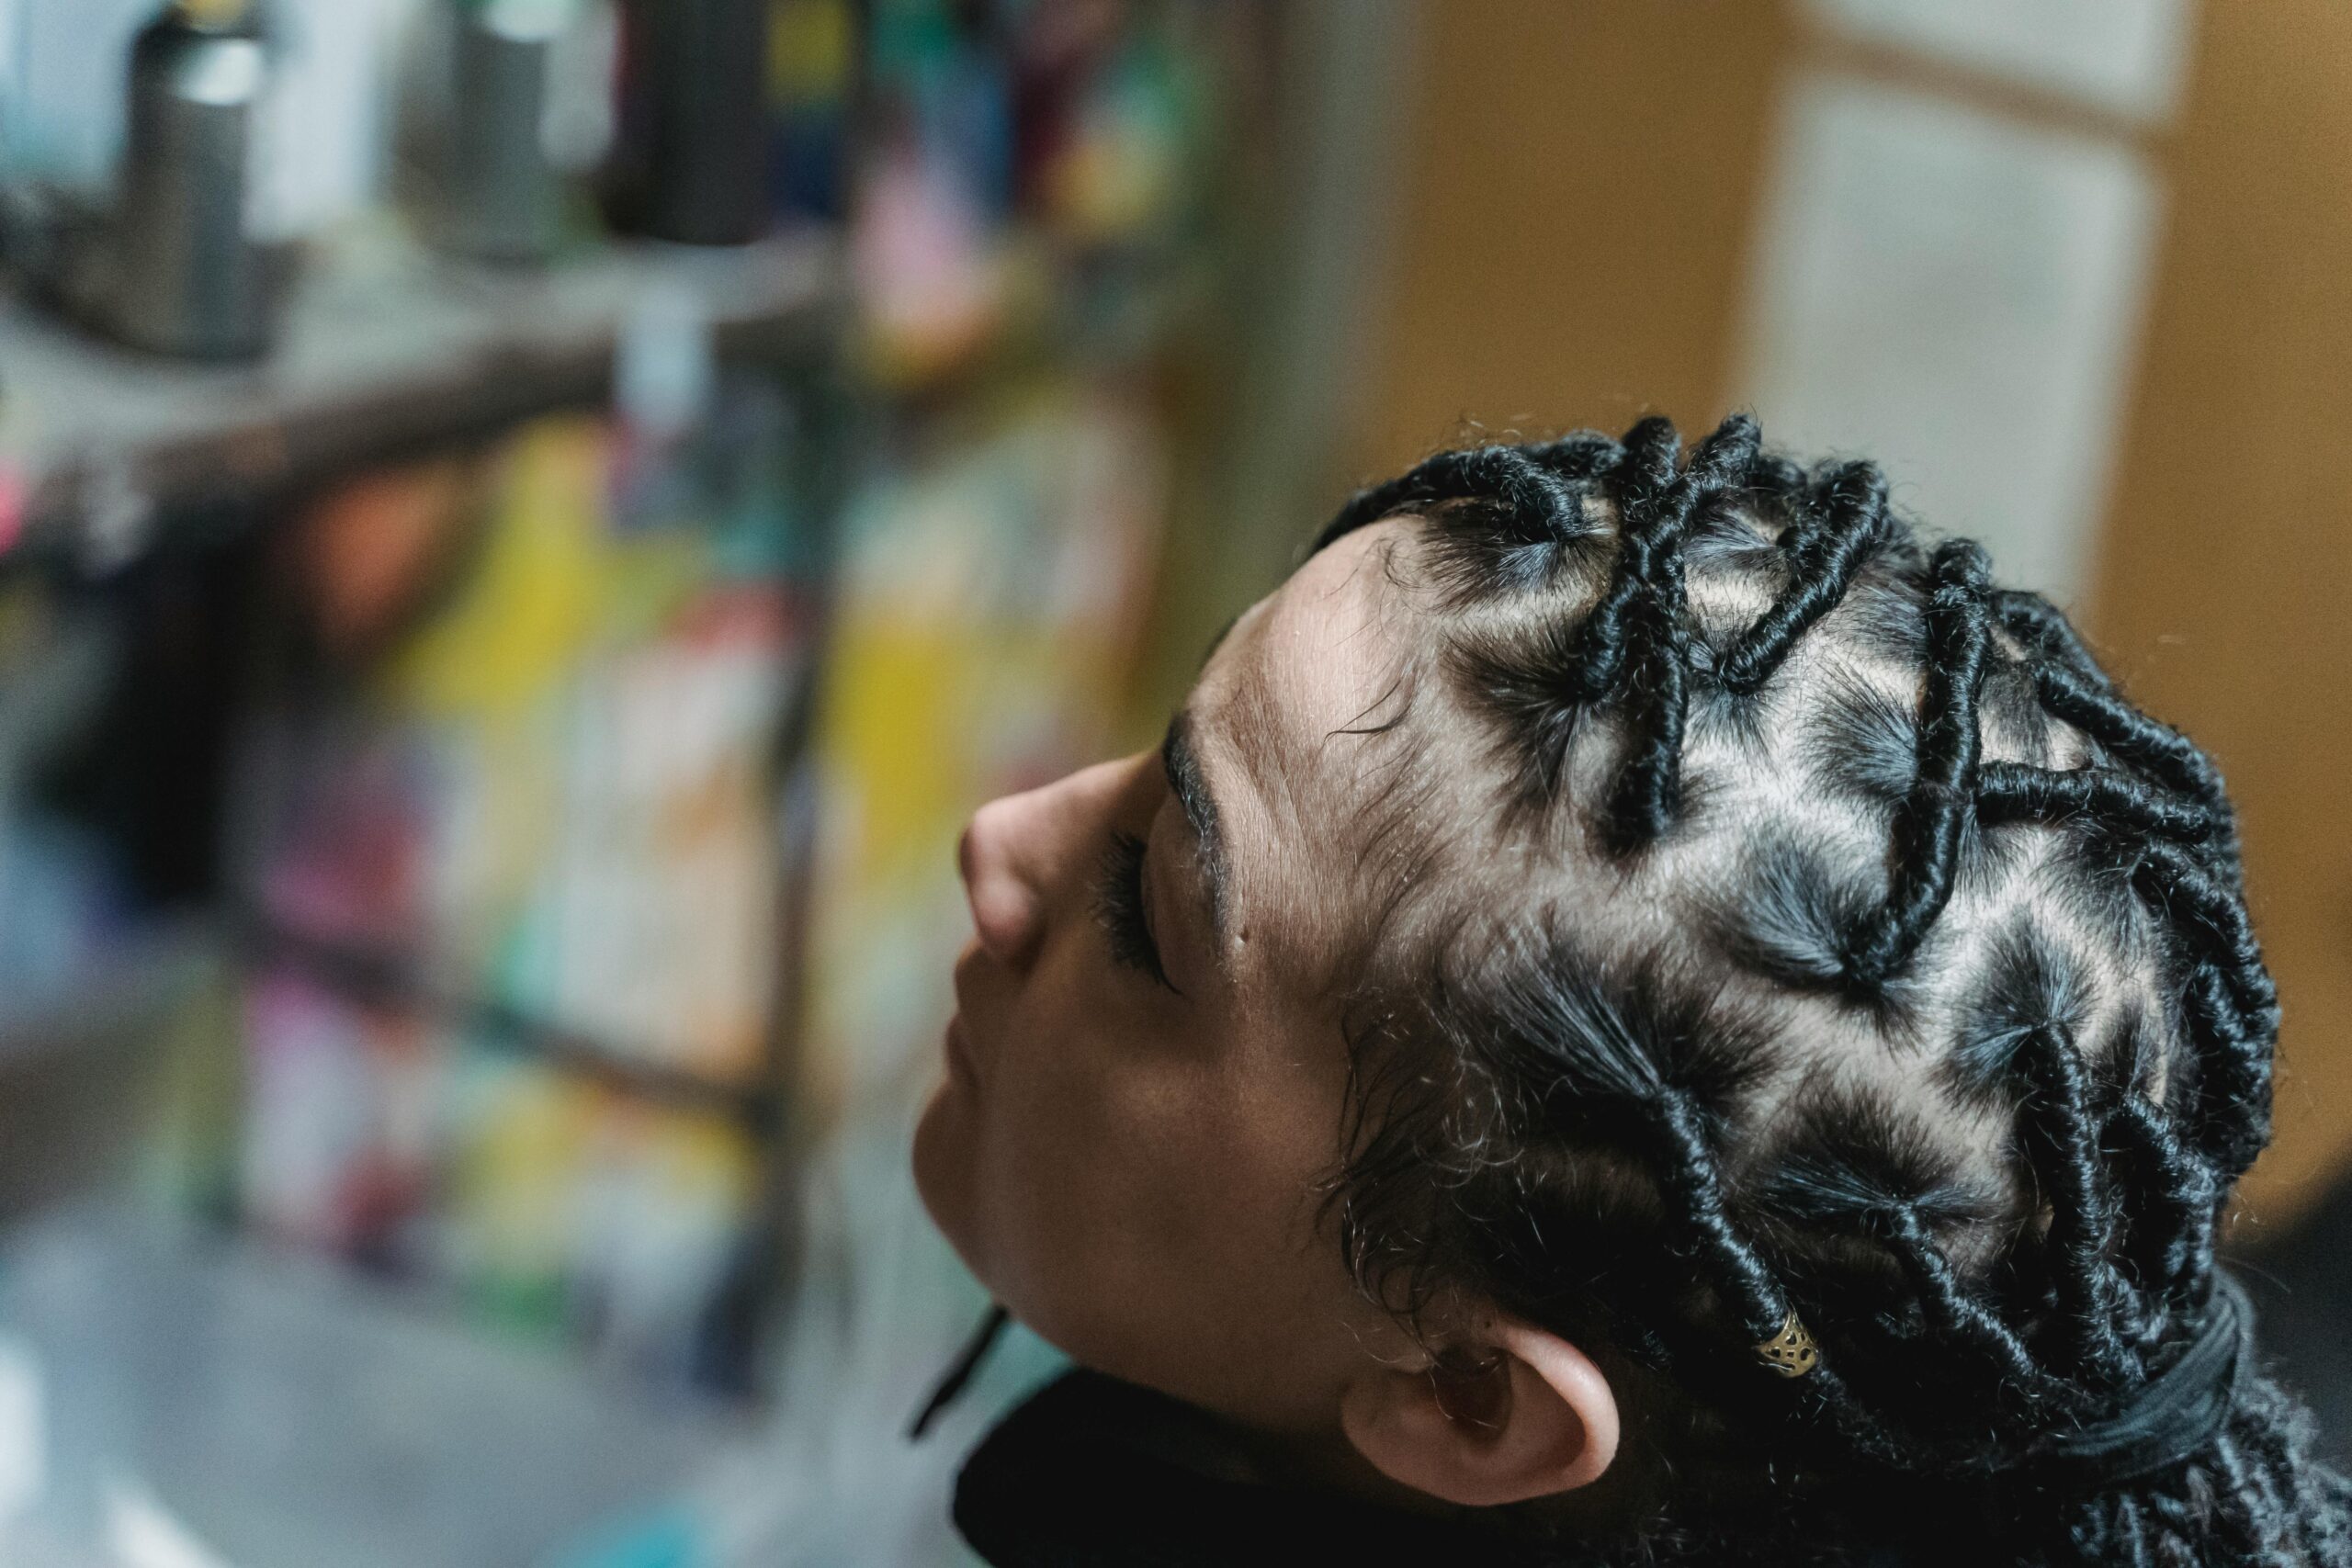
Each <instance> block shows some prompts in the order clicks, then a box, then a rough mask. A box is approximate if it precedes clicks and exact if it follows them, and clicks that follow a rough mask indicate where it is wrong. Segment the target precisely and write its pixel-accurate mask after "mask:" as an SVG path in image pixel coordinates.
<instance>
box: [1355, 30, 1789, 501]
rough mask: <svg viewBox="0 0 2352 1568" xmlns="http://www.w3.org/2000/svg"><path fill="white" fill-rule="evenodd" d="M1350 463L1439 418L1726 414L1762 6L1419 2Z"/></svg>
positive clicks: (1398, 449)
mask: <svg viewBox="0 0 2352 1568" xmlns="http://www.w3.org/2000/svg"><path fill="white" fill-rule="evenodd" d="M1423 18H1424V19H1423V21H1422V25H1421V29H1420V31H1421V41H1420V47H1419V52H1418V55H1417V59H1418V60H1419V62H1420V63H1419V71H1418V102H1417V103H1416V104H1415V105H1414V106H1413V107H1412V111H1411V112H1412V114H1413V119H1412V122H1411V123H1412V133H1411V136H1410V140H1409V145H1410V147H1411V152H1412V155H1411V157H1410V159H1409V160H1408V167H1407V168H1406V170H1405V171H1403V174H1404V178H1405V181H1406V196H1405V198H1404V200H1403V202H1402V204H1401V206H1400V209H1399V213H1398V217H1399V221H1400V229H1399V233H1398V237H1397V254H1396V256H1395V258H1394V260H1393V263H1392V267H1393V278H1394V282H1393V286H1392V296H1391V302H1390V303H1389V304H1388V305H1387V307H1386V309H1385V311H1384V312H1383V314H1382V316H1381V321H1382V329H1381V330H1382V333H1383V344H1382V347H1381V349H1380V351H1379V354H1378V358H1377V368H1376V371H1375V373H1374V388H1373V390H1372V395H1371V397H1370V398H1369V400H1368V407H1369V412H1368V414H1367V416H1366V419H1365V423H1364V434H1363V440H1362V442H1361V444H1360V451H1361V454H1362V459H1361V462H1360V465H1359V467H1360V469H1361V471H1362V472H1363V474H1367V475H1373V474H1380V473H1384V472H1386V471H1388V470H1391V469H1394V468H1397V467H1398V466H1400V465H1402V464H1405V463H1408V462H1409V461H1411V460H1412V459H1414V458H1416V457H1419V456H1421V455H1422V454H1424V453H1425V452H1427V451H1428V450H1429V449H1430V447H1432V446H1437V445H1440V444H1442V442H1444V441H1446V440H1447V439H1448V438H1450V437H1452V436H1453V435H1454V434H1456V433H1457V432H1458V430H1459V429H1460V426H1461V423H1462V422H1463V421H1464V420H1465V419H1469V420H1476V421H1478V422H1480V423H1483V424H1485V425H1486V426H1487V427H1488V428H1490V429H1502V428H1510V427H1513V426H1516V425H1520V424H1522V423H1530V424H1540V425H1544V426H1549V425H1554V424H1560V423H1566V424H1569V425H1582V424H1591V425H1599V426H1605V427H1610V428H1615V429H1622V428H1623V427H1624V426H1625V425H1627V424H1630V423H1633V422H1634V420H1635V419H1637V418H1639V417H1640V416H1641V415H1642V414H1644V413H1646V412H1652V411H1653V410H1655V411H1656V412H1664V413H1668V414H1671V415H1672V416H1673V417H1675V418H1676V419H1678V420H1679V421H1681V422H1682V423H1683V424H1684V425H1685V426H1686V427H1702V426H1703V425H1704V424H1707V423H1713V419H1714V418H1715V416H1717V415H1718V414H1719V413H1721V412H1723V411H1722V409H1721V408H1720V406H1719V403H1718V400H1719V399H1720V398H1721V397H1722V396H1723V387H1724V382H1725V379H1726V376H1727V367H1728V365H1729V360H1730V356H1731V354H1732V350H1733V347H1734V344H1735V343H1736V322H1737V317H1738V310H1739V305H1740V299H1741V295H1742V288H1743V285H1742V276H1743V269H1744V267H1745V265H1746V259H1747V258H1746V246H1747V230H1748V217H1749V208H1750V206H1751V205H1752V203H1753V201H1754V199H1755V196H1756V190H1757V186H1758V176H1759V175H1760V174H1761V173H1762V171H1763V168H1764V164H1765V160H1766V158H1767V156H1768V155H1769V152H1770V148H1769V147H1768V146H1767V145H1766V127H1767V125H1768V123H1769V120H1770V112H1771V108H1772V103H1773V92H1774V75H1775V73H1774V70H1773V62H1774V61H1775V59H1776V58H1777V56H1778V53H1779V51H1780V49H1781V23H1780V21H1779V19H1778V10H1777V7H1775V6H1770V5H1758V4H1757V3H1756V0H1676V3H1674V4H1670V5H1661V4H1658V3H1657V0H1574V3H1564V0H1425V4H1424V6H1423Z"/></svg>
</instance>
